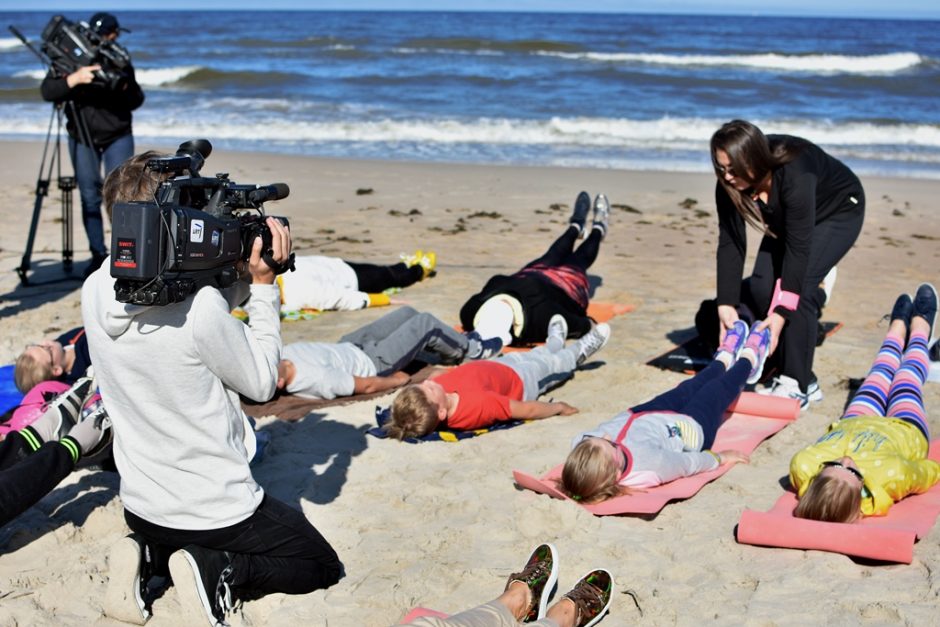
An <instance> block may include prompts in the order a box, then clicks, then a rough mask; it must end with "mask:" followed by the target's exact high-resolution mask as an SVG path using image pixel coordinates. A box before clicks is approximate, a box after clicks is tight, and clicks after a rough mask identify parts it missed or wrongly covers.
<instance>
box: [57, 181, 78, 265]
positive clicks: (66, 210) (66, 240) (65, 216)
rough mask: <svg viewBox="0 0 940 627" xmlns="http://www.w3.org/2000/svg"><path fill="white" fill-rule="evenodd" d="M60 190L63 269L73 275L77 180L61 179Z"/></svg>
mask: <svg viewBox="0 0 940 627" xmlns="http://www.w3.org/2000/svg"><path fill="white" fill-rule="evenodd" d="M59 189H60V190H62V269H63V270H65V273H66V274H71V273H72V190H74V189H75V179H74V178H73V177H71V176H60V177H59Z"/></svg>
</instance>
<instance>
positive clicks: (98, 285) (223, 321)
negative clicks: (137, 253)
mask: <svg viewBox="0 0 940 627" xmlns="http://www.w3.org/2000/svg"><path fill="white" fill-rule="evenodd" d="M109 268H110V263H109V262H108V260H105V263H103V264H102V266H101V269H99V270H98V271H97V272H95V273H94V274H92V275H91V276H90V277H89V278H88V280H86V281H85V284H84V286H83V287H82V317H83V319H84V323H85V331H86V333H87V334H88V347H89V350H90V352H91V358H92V363H93V364H94V366H95V375H96V378H97V382H98V385H99V387H100V390H101V396H102V398H103V400H104V404H105V407H107V409H108V414H109V415H110V416H111V420H112V423H113V429H114V458H115V462H116V464H117V467H118V471H119V472H120V474H121V499H122V500H123V502H124V507H126V508H127V509H128V510H129V511H130V512H132V513H134V514H136V515H137V516H139V517H141V518H143V519H144V520H147V521H148V522H151V523H153V524H156V525H160V526H163V527H169V528H172V529H183V530H197V529H218V528H221V527H226V526H229V525H233V524H235V523H238V522H241V521H242V520H244V519H246V518H248V517H249V516H251V515H252V514H253V513H254V511H255V510H256V509H257V508H258V505H259V504H260V503H261V499H262V496H263V491H262V489H261V487H260V486H259V485H258V484H257V483H255V480H254V479H253V478H252V475H251V471H250V470H249V468H248V460H249V457H248V452H247V451H246V450H245V444H244V436H245V420H244V413H243V412H242V409H241V405H240V401H239V396H238V395H239V393H240V394H243V395H245V396H247V397H249V398H251V399H253V400H256V401H266V400H268V399H270V398H271V396H272V395H273V394H274V390H275V385H276V381H277V363H278V360H279V359H280V353H281V336H280V319H279V315H278V300H279V295H278V290H277V287H276V286H274V285H252V286H251V290H250V294H251V296H250V298H249V299H248V301H247V303H246V304H245V309H246V310H247V311H248V314H249V316H250V320H251V323H250V325H245V324H244V323H242V322H240V321H239V320H237V319H235V318H234V317H232V316H231V315H230V314H229V311H230V304H229V303H228V302H227V301H226V299H225V297H223V295H222V293H221V292H220V291H219V290H217V289H215V288H211V287H206V288H203V289H201V290H199V292H197V293H196V294H195V295H193V296H190V297H189V298H188V299H186V300H185V301H184V302H182V303H175V304H172V305H166V306H162V307H139V306H134V305H125V304H121V303H119V302H117V301H116V300H115V298H114V279H112V278H111V276H110V273H109Z"/></svg>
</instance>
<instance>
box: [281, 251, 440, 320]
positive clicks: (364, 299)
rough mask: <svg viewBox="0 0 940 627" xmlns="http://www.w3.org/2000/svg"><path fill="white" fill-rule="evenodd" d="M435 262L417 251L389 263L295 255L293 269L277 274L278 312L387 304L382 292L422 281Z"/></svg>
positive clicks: (349, 308) (362, 307)
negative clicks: (387, 264) (358, 261)
mask: <svg viewBox="0 0 940 627" xmlns="http://www.w3.org/2000/svg"><path fill="white" fill-rule="evenodd" d="M436 265H437V256H436V255H435V254H434V253H433V252H430V251H428V252H423V251H420V250H417V251H415V253H414V254H413V255H408V256H403V257H402V260H401V262H400V263H396V264H393V265H390V266H379V265H374V264H370V263H354V262H352V261H344V260H343V259H340V258H338V257H323V256H320V255H302V256H301V255H298V256H297V258H296V259H295V260H294V266H295V271H294V272H286V273H284V274H282V275H279V276H278V281H277V284H278V287H279V288H280V290H281V311H298V310H301V309H319V310H321V311H330V310H340V311H349V310H355V309H364V308H365V307H379V306H382V305H388V304H390V302H391V301H390V299H389V297H388V296H387V295H386V294H383V293H382V292H384V291H385V290H387V289H389V288H393V287H408V286H409V285H412V284H414V283H417V282H418V281H423V280H424V279H426V278H427V277H429V276H430V275H431V273H433V272H434V268H435V266H436Z"/></svg>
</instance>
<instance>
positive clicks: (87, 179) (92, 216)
mask: <svg viewBox="0 0 940 627" xmlns="http://www.w3.org/2000/svg"><path fill="white" fill-rule="evenodd" d="M89 28H90V30H91V32H92V33H94V34H95V35H96V36H97V37H99V38H100V39H101V41H103V42H114V41H115V40H116V39H117V37H118V34H119V33H120V32H121V31H127V29H126V28H121V27H120V26H119V25H118V21H117V18H116V17H114V16H113V15H111V14H110V13H96V14H94V15H93V16H92V17H91V20H90V22H89ZM127 32H130V31H127ZM101 69H102V67H101V65H98V64H95V65H86V66H84V67H80V68H78V69H77V70H75V71H74V72H72V73H71V74H68V75H63V74H60V73H58V72H57V71H56V70H55V69H52V70H50V72H49V74H47V75H46V77H45V79H43V81H42V85H41V87H40V91H41V93H42V97H43V99H44V100H46V101H49V102H55V103H63V102H69V101H71V103H72V104H73V105H74V107H73V106H68V107H65V114H66V117H67V118H68V125H67V128H68V132H69V155H70V156H71V158H72V167H73V168H74V169H75V179H76V181H77V182H78V191H79V195H80V196H81V199H82V223H83V224H84V225H85V234H86V235H87V236H88V247H89V249H90V250H91V266H90V267H89V269H88V271H87V273H86V275H87V274H89V273H91V272H92V271H94V270H95V269H97V268H98V266H100V265H101V263H102V262H103V261H104V259H105V257H107V256H108V249H107V246H105V243H104V225H103V223H102V220H101V181H102V176H101V166H102V164H104V171H105V174H107V173H108V172H110V171H111V170H113V169H114V168H116V167H117V166H119V165H120V164H121V163H123V162H124V161H126V160H127V159H129V158H130V157H131V156H132V155H133V154H134V136H133V135H132V129H131V111H133V110H134V109H136V108H138V107H139V106H140V105H142V104H143V103H144V92H143V91H142V90H141V89H140V85H138V84H137V79H136V77H135V74H134V66H133V65H131V64H130V57H127V62H126V65H125V66H124V67H123V68H122V69H121V80H118V81H104V80H96V79H100V76H101V75H100V72H101Z"/></svg>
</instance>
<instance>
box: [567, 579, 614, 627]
mask: <svg viewBox="0 0 940 627" xmlns="http://www.w3.org/2000/svg"><path fill="white" fill-rule="evenodd" d="M613 591H614V578H613V577H612V576H611V575H610V573H609V572H607V571H606V570H604V569H603V568H600V569H598V570H592V571H591V572H589V573H588V574H586V575H585V576H584V577H581V579H580V581H578V583H576V584H575V585H574V588H572V589H571V592H568V593H567V594H565V596H564V597H563V598H565V599H568V600H570V601H571V602H572V603H574V606H575V608H576V609H577V611H578V618H577V620H576V621H575V625H576V626H577V627H591V625H596V624H597V623H598V622H599V621H600V620H601V619H602V618H603V617H604V614H606V613H607V610H608V609H610V597H611V594H612V593H613Z"/></svg>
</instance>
